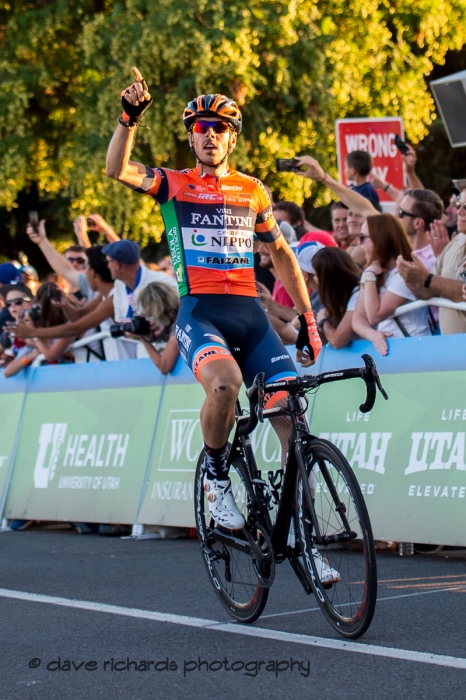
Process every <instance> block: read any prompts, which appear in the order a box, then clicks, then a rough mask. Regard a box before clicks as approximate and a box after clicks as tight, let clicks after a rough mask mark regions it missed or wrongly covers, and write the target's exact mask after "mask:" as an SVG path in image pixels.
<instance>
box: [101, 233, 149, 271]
mask: <svg viewBox="0 0 466 700" xmlns="http://www.w3.org/2000/svg"><path fill="white" fill-rule="evenodd" d="M102 253H103V254H104V255H108V257H109V258H112V260H116V261H117V262H119V263H122V264H123V265H134V263H137V262H138V261H139V258H140V257H141V253H140V250H139V246H138V244H137V243H135V242H134V241H129V240H127V239H124V240H122V241H115V242H114V243H109V244H108V245H104V247H103V248H102Z"/></svg>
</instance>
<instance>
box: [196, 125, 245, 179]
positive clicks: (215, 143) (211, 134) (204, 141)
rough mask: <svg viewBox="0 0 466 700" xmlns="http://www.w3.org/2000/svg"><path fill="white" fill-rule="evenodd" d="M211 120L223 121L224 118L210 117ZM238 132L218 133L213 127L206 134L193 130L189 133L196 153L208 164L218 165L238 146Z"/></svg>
mask: <svg viewBox="0 0 466 700" xmlns="http://www.w3.org/2000/svg"><path fill="white" fill-rule="evenodd" d="M209 121H215V122H221V121H222V119H214V118H212V119H211V118H210V117H209ZM237 138H238V134H237V133H236V131H227V132H225V133H224V134H217V133H215V131H214V130H213V129H212V128H211V129H209V130H208V131H207V133H205V134H198V133H196V132H194V131H192V132H191V133H190V134H189V143H190V145H192V146H194V150H195V152H196V155H197V156H198V157H199V158H200V159H201V160H202V161H203V162H204V163H207V164H208V165H212V166H214V167H215V166H216V165H218V164H220V162H221V161H222V160H223V158H225V156H226V155H227V153H228V151H229V150H230V152H231V151H232V150H233V149H234V147H235V146H236V139H237Z"/></svg>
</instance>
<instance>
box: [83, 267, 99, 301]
mask: <svg viewBox="0 0 466 700" xmlns="http://www.w3.org/2000/svg"><path fill="white" fill-rule="evenodd" d="M79 291H80V292H81V294H82V295H83V297H84V298H85V299H86V301H88V302H89V301H92V300H93V299H94V298H95V297H96V296H97V294H98V292H93V291H92V289H91V285H90V284H89V282H88V281H87V277H86V275H85V274H84V272H81V273H80V275H79Z"/></svg>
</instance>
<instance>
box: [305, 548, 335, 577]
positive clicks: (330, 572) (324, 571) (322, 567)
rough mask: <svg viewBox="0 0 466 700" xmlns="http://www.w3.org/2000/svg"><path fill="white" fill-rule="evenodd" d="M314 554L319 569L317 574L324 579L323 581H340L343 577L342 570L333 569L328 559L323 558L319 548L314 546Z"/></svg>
mask: <svg viewBox="0 0 466 700" xmlns="http://www.w3.org/2000/svg"><path fill="white" fill-rule="evenodd" d="M311 551H312V556H313V557H314V564H315V567H316V570H317V575H318V577H319V578H320V580H321V581H322V583H338V581H339V580H340V579H341V576H340V572H339V571H337V570H336V569H333V568H332V567H331V566H330V564H329V563H328V561H327V560H326V559H324V558H323V556H322V555H321V554H319V552H318V551H317V549H315V548H312V550H311Z"/></svg>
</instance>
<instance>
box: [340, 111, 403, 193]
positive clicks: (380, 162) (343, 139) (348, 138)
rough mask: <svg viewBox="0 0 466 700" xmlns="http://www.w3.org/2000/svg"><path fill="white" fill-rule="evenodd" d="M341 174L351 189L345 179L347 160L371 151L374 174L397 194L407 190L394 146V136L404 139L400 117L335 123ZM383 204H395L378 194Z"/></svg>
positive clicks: (398, 156)
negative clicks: (396, 190) (404, 188)
mask: <svg viewBox="0 0 466 700" xmlns="http://www.w3.org/2000/svg"><path fill="white" fill-rule="evenodd" d="M336 132H337V153H338V173H339V176H340V182H342V183H343V184H344V185H347V186H348V182H347V181H346V178H345V167H344V166H345V158H346V156H347V155H348V153H351V151H368V152H369V153H370V154H371V156H372V160H373V163H374V167H373V169H372V172H375V173H376V174H377V175H378V176H379V177H380V178H381V179H382V180H385V181H386V182H389V183H390V184H391V185H393V186H394V187H396V188H397V189H398V190H401V189H403V187H404V186H405V176H404V169H403V159H402V157H401V153H400V151H399V150H398V148H397V147H396V146H395V141H394V139H395V134H398V136H399V137H400V138H402V139H404V129H403V120H402V119H401V117H386V118H381V119H376V118H374V119H338V121H337V122H336ZM377 194H378V195H379V199H380V200H381V201H382V202H390V201H392V200H391V199H390V197H388V196H387V195H386V194H385V193H384V192H381V191H380V190H377Z"/></svg>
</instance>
